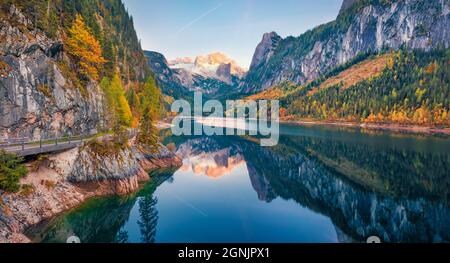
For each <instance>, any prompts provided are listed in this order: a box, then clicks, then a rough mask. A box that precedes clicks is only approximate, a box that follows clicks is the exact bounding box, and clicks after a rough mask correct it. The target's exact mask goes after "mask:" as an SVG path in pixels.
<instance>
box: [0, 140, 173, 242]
mask: <svg viewBox="0 0 450 263" xmlns="http://www.w3.org/2000/svg"><path fill="white" fill-rule="evenodd" d="M89 147H90V146H89V144H88V145H85V146H82V147H81V148H75V149H72V150H70V151H66V152H63V153H59V154H54V155H51V156H50V157H49V158H48V160H47V161H46V162H43V163H41V164H40V165H39V166H38V169H36V170H33V169H31V168H30V173H29V175H28V176H27V177H26V178H24V179H23V180H22V181H21V184H28V185H30V186H32V188H33V191H31V193H28V194H26V195H25V194H24V193H17V194H6V193H2V194H1V202H0V204H1V209H0V243H3V242H26V241H27V238H26V237H25V236H24V235H23V232H24V231H25V230H26V229H27V228H28V227H30V226H32V225H35V224H37V223H39V222H41V221H43V220H45V219H49V218H51V217H53V216H55V215H56V214H58V213H61V212H63V211H66V210H68V209H70V208H73V207H75V206H78V205H80V204H81V203H82V202H84V201H85V200H86V199H88V198H90V197H93V196H101V195H110V194H118V195H123V194H129V193H132V192H134V191H136V190H137V189H138V188H139V186H140V183H141V182H144V181H147V180H151V178H150V177H149V175H148V173H147V172H148V171H150V170H153V169H157V168H165V167H177V166H180V165H181V160H180V159H179V158H178V157H177V156H176V155H175V154H174V153H172V152H170V151H169V150H167V148H165V147H164V146H163V145H160V146H159V149H157V150H156V151H154V152H155V153H150V152H147V151H146V149H145V148H142V147H137V146H134V145H130V146H129V147H126V148H124V149H122V150H119V151H118V152H117V154H116V155H107V156H101V155H97V154H94V153H93V152H92V150H89V149H87V148H89Z"/></svg>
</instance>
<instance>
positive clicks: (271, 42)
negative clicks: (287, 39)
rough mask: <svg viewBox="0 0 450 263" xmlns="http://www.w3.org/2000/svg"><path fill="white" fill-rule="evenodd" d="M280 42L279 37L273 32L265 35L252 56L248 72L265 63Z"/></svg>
mask: <svg viewBox="0 0 450 263" xmlns="http://www.w3.org/2000/svg"><path fill="white" fill-rule="evenodd" d="M280 40H281V37H280V36H279V35H278V34H277V33H275V32H270V33H265V34H264V35H263V38H262V40H261V42H260V43H259V44H258V46H257V47H256V50H255V53H254V54H253V58H252V63H251V64H250V70H252V69H253V68H255V67H257V66H259V65H261V63H266V62H267V61H268V60H269V59H270V58H271V57H272V55H273V52H274V50H275V49H276V48H277V46H278V43H279V42H280Z"/></svg>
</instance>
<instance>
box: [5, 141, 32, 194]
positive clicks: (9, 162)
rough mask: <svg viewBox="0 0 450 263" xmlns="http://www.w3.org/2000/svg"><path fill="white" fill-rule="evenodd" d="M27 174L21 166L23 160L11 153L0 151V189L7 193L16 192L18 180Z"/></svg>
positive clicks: (22, 165) (23, 166)
mask: <svg viewBox="0 0 450 263" xmlns="http://www.w3.org/2000/svg"><path fill="white" fill-rule="evenodd" d="M27 174H28V170H27V168H26V167H25V165H24V164H23V158H22V157H18V156H17V155H15V154H12V153H6V152H5V151H4V150H2V151H0V189H2V190H5V191H7V192H17V191H18V190H19V188H20V185H19V180H20V178H21V177H24V176H26V175H27Z"/></svg>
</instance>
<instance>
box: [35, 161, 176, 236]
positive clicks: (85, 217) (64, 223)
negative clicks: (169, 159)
mask: <svg viewBox="0 0 450 263" xmlns="http://www.w3.org/2000/svg"><path fill="white" fill-rule="evenodd" d="M172 174H173V171H170V170H163V171H155V172H154V173H153V174H152V176H153V177H152V178H153V180H152V181H151V182H150V183H147V184H146V185H145V186H144V187H143V188H142V189H141V190H140V191H138V192H137V193H135V194H133V195H129V196H125V197H118V196H111V197H102V198H94V199H91V200H89V201H87V202H86V203H84V204H83V205H82V206H81V207H78V208H76V209H74V210H73V211H70V212H68V213H67V214H64V215H61V216H59V217H56V218H54V219H52V220H51V221H49V222H43V223H42V224H41V225H38V226H35V227H34V228H32V229H30V230H29V231H28V233H27V235H28V236H29V237H31V238H32V240H33V241H34V242H47V243H48V242H50V243H65V242H66V240H67V238H68V237H69V236H77V237H79V238H80V240H81V241H82V242H83V243H127V242H143V243H152V242H154V241H155V235H156V225H157V223H158V211H157V210H156V208H155V206H156V203H157V199H156V197H154V196H153V192H154V191H155V189H156V188H157V187H158V186H159V185H160V184H161V183H163V182H164V181H166V180H167V179H168V178H169V177H170V176H171V175H172ZM136 204H137V206H136ZM134 207H137V208H138V209H137V210H138V215H139V216H138V217H139V219H138V221H137V225H138V226H139V235H138V236H139V237H140V240H130V237H129V233H128V230H127V229H126V228H125V227H124V226H125V225H126V223H127V221H128V220H129V218H130V215H131V211H132V209H133V208H134Z"/></svg>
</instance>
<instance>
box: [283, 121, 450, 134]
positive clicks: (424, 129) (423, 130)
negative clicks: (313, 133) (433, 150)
mask: <svg viewBox="0 0 450 263" xmlns="http://www.w3.org/2000/svg"><path fill="white" fill-rule="evenodd" d="M280 123H282V124H294V125H322V126H336V127H354V128H363V129H371V130H384V131H391V132H406V133H415V134H428V135H433V134H435V135H436V134H445V135H450V129H446V128H434V127H430V126H418V125H399V124H376V123H358V122H340V121H314V120H308V121H307V120H304V121H302V120H298V121H294V120H280Z"/></svg>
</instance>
